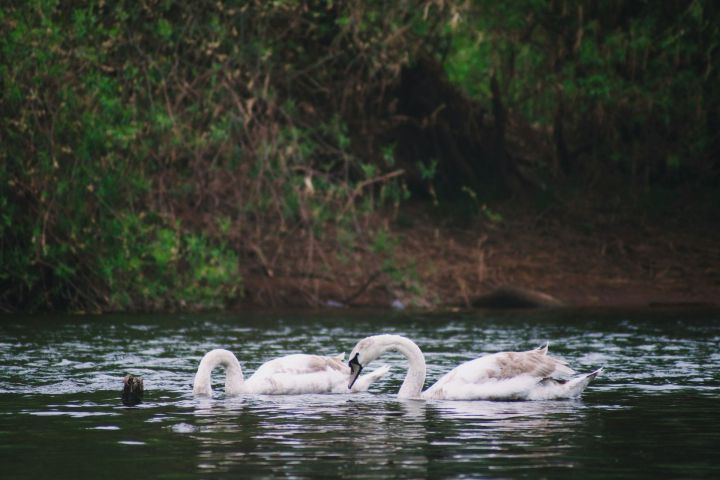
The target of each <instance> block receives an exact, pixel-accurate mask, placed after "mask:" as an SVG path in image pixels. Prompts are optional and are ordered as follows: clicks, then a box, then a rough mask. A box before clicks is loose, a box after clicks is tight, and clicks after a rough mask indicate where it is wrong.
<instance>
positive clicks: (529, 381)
mask: <svg viewBox="0 0 720 480" xmlns="http://www.w3.org/2000/svg"><path fill="white" fill-rule="evenodd" d="M573 373H575V372H574V370H572V369H571V368H569V367H568V366H567V365H566V363H565V362H564V361H562V360H560V359H557V358H554V357H550V356H548V355H546V350H545V349H537V350H531V351H529V352H502V353H495V354H492V355H486V356H484V357H481V358H478V359H476V360H471V361H469V362H465V363H463V364H461V365H459V366H458V367H456V368H454V369H453V370H451V371H450V372H448V373H446V374H445V375H444V376H443V377H442V378H440V380H438V381H437V383H436V384H435V385H433V386H432V387H430V388H429V389H428V390H427V391H425V392H424V393H423V398H436V399H464V400H469V399H481V398H486V399H518V398H525V397H527V395H528V393H529V390H531V389H533V388H535V386H536V385H537V384H538V383H539V382H541V381H542V380H543V379H547V378H557V379H563V378H567V377H569V376H570V375H572V374H573Z"/></svg>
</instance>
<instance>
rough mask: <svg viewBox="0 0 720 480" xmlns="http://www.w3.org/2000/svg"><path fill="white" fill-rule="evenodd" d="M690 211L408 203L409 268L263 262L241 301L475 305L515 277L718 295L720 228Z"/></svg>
mask: <svg viewBox="0 0 720 480" xmlns="http://www.w3.org/2000/svg"><path fill="white" fill-rule="evenodd" d="M690 212H691V211H690V210H687V211H686V210H683V209H672V210H670V211H668V212H664V213H661V214H656V215H649V214H647V213H643V212H638V211H637V210H633V209H625V208H610V207H607V206H603V207H592V206H588V205H587V204H584V205H579V204H578V205H575V206H574V207H572V208H563V209H562V210H558V209H545V210H540V209H537V208H535V207H532V206H528V204H527V203H517V202H507V203H505V204H503V205H501V206H499V207H496V209H495V210H494V211H493V215H494V217H495V219H496V220H495V221H491V220H490V219H489V218H488V216H482V215H481V216H475V217H474V218H472V219H465V220H463V219H458V217H457V215H453V214H451V213H450V214H448V212H447V211H445V212H440V211H439V209H437V208H435V207H433V206H428V205H427V204H421V205H414V206H413V205H411V206H406V207H405V208H404V210H403V211H402V212H401V213H400V214H399V215H394V216H393V217H392V219H385V221H388V222H389V225H390V227H391V230H392V231H393V233H394V234H395V235H396V236H397V239H398V241H399V243H398V245H397V247H396V262H397V265H399V267H400V269H399V274H396V275H390V274H388V273H385V272H381V270H382V267H381V266H380V265H381V263H380V262H376V263H377V265H378V267H377V271H374V270H373V269H372V268H368V267H367V265H368V263H371V262H373V261H376V260H375V259H373V257H372V255H371V254H369V253H368V252H365V253H364V254H363V253H358V254H357V256H356V258H355V262H354V265H350V266H348V265H344V266H343V265H335V266H334V267H332V268H331V269H333V268H334V269H336V274H337V272H340V274H339V275H336V276H332V275H329V276H327V277H326V278H322V276H318V275H314V276H313V277H314V278H311V279H310V278H305V279H302V277H303V275H302V272H298V271H295V272H294V273H293V272H292V271H291V270H292V269H290V270H287V271H286V273H285V274H282V273H277V272H276V274H274V275H273V276H272V278H271V277H269V276H268V275H267V272H265V271H263V270H262V269H255V270H254V271H252V270H251V271H248V273H247V274H246V278H245V282H246V297H245V299H244V301H243V302H242V304H241V305H242V306H245V305H248V304H252V305H255V306H265V307H266V306H309V305H315V306H337V305H339V304H343V305H345V304H348V305H350V306H365V307H367V306H372V307H378V306H380V307H382V306H391V305H393V302H394V303H395V305H396V306H401V305H402V306H415V307H420V308H448V307H468V306H471V305H473V303H474V302H475V301H476V300H477V299H478V298H481V297H483V296H484V295H488V294H491V293H492V292H494V291H496V290H497V289H498V288H501V287H507V286H510V287H514V288H518V289H528V290H532V291H535V292H542V293H544V294H547V295H549V296H551V297H553V298H554V299H557V300H558V301H559V302H560V303H562V304H564V305H570V306H647V305H708V304H714V305H718V304H720V229H719V228H718V227H717V224H716V223H715V222H713V221H710V220H708V218H707V217H704V216H701V215H695V214H693V213H690ZM692 212H696V209H693V210H692ZM670 213H671V214H670ZM499 217H501V218H502V219H501V220H498V218H499ZM360 265H362V266H363V267H365V270H366V272H367V273H366V274H365V275H364V276H356V278H360V280H356V281H354V282H350V283H347V284H345V283H343V281H342V277H343V275H342V271H343V269H352V268H360ZM238 306H240V305H238Z"/></svg>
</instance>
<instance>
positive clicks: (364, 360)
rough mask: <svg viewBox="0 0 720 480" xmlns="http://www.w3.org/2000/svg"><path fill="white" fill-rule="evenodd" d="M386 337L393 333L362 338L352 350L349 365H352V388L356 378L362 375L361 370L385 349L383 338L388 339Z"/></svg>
mask: <svg viewBox="0 0 720 480" xmlns="http://www.w3.org/2000/svg"><path fill="white" fill-rule="evenodd" d="M385 337H391V335H375V336H374V337H367V338H364V339H362V340H360V341H359V342H358V343H357V345H355V348H353V350H352V352H350V361H349V362H348V366H349V367H350V381H349V383H348V388H352V386H353V384H354V383H355V380H357V379H358V377H359V376H360V372H362V369H363V368H365V366H366V365H367V364H368V363H370V362H372V361H373V360H375V359H376V358H378V357H379V356H380V355H382V353H383V352H384V351H385V349H384V348H383V347H384V346H385V343H387V342H383V341H382V340H386V338H385Z"/></svg>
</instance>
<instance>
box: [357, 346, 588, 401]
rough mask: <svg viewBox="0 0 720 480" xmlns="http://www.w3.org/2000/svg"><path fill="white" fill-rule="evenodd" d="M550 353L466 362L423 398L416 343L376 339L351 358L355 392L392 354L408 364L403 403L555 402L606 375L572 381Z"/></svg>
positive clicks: (422, 365) (421, 364)
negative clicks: (368, 371)
mask: <svg viewBox="0 0 720 480" xmlns="http://www.w3.org/2000/svg"><path fill="white" fill-rule="evenodd" d="M547 350H548V347H547V346H545V347H542V348H538V349H535V350H530V351H527V352H500V353H494V354H491V355H485V356H483V357H480V358H478V359H475V360H470V361H469V362H465V363H463V364H461V365H459V366H457V367H455V368H454V369H453V370H451V371H449V372H448V373H446V374H445V375H443V376H442V377H441V378H440V380H438V381H437V383H435V385H433V386H432V387H430V388H428V389H427V390H425V391H424V392H423V391H422V388H423V385H424V383H425V373H426V366H425V357H424V356H423V353H422V351H421V350H420V347H418V346H417V345H416V344H415V342H413V341H412V340H410V339H408V338H405V337H403V336H400V335H375V336H372V337H367V338H364V339H362V340H360V341H359V342H358V343H357V345H355V348H353V350H352V352H351V353H350V362H349V364H348V365H349V366H350V370H351V373H350V382H349V383H348V387H349V388H352V387H353V385H354V382H355V379H356V378H358V375H360V372H361V371H362V369H363V367H364V366H366V365H368V364H369V363H370V362H372V361H373V360H375V359H376V358H378V357H380V356H381V355H382V354H383V353H385V352H387V351H397V352H399V353H401V354H402V355H403V356H404V357H405V358H406V359H407V360H408V371H407V374H406V375H405V380H404V381H403V383H402V385H401V387H400V391H399V392H398V397H399V398H422V399H427V400H429V399H436V400H550V399H560V398H572V397H576V396H578V395H580V393H581V392H582V391H583V389H584V388H585V387H586V386H587V384H588V383H590V381H591V380H592V379H593V378H595V377H596V376H597V375H598V374H599V373H600V372H601V371H602V369H598V370H596V371H594V372H592V373H589V374H585V375H581V376H578V377H574V378H571V376H572V375H573V374H575V371H574V370H572V369H571V368H569V367H568V366H567V365H566V363H565V362H564V361H562V360H560V359H558V358H554V357H551V356H549V355H547Z"/></svg>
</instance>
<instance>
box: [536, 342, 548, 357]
mask: <svg viewBox="0 0 720 480" xmlns="http://www.w3.org/2000/svg"><path fill="white" fill-rule="evenodd" d="M549 347H550V342H545V345H543V346H542V347H538V348H536V349H535V351H536V352H540V353H542V354H543V355H547V353H548V348H549Z"/></svg>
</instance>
